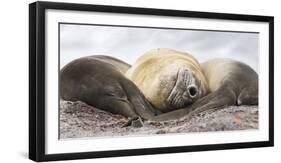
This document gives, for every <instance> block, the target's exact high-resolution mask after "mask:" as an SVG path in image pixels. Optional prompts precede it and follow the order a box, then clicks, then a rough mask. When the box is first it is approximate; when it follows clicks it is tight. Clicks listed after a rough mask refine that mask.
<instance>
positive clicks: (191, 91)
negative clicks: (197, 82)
mask: <svg viewBox="0 0 281 163" xmlns="http://www.w3.org/2000/svg"><path fill="white" fill-rule="evenodd" d="M187 92H188V94H189V96H190V97H191V98H195V97H196V96H197V95H198V88H197V87H196V86H194V85H191V86H189V87H188V88H187Z"/></svg>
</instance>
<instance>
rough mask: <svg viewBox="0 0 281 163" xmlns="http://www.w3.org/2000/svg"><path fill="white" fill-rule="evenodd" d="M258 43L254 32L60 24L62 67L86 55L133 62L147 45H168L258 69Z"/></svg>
mask: <svg viewBox="0 0 281 163" xmlns="http://www.w3.org/2000/svg"><path fill="white" fill-rule="evenodd" d="M258 44H259V39H258V34H257V33H237V32H217V31H198V30H176V29H155V28H137V27H116V26H114V27H113V26H97V25H73V24H61V26H60V50H61V51H60V57H61V58H60V62H61V63H60V64H61V68H62V67H63V66H64V65H65V64H67V63H69V62H70V61H72V60H74V59H76V58H79V57H82V56H88V55H110V56H113V57H116V58H119V59H121V60H123V61H125V62H127V63H130V64H133V63H134V62H135V61H136V59H137V58H138V57H139V56H141V55H142V54H144V53H145V52H147V51H149V50H151V49H155V48H171V49H175V50H179V51H184V52H188V53H190V54H192V55H193V56H195V57H196V58H197V59H198V60H199V62H203V61H205V60H207V59H210V58H215V57H227V58H233V59H236V60H240V61H243V62H244V63H247V64H248V65H250V66H251V67H252V68H254V69H255V70H256V71H257V72H258V59H259V57H258V56H259V48H258V47H259V46H258Z"/></svg>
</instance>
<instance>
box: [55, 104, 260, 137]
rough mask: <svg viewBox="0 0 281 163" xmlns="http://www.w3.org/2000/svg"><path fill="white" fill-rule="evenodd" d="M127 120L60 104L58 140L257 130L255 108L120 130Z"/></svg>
mask: <svg viewBox="0 0 281 163" xmlns="http://www.w3.org/2000/svg"><path fill="white" fill-rule="evenodd" d="M127 121H128V119H127V118H125V117H123V116H121V115H114V114H111V113H108V112H104V111H101V110H99V109H97V108H94V107H91V106H89V105H87V104H85V103H83V102H79V101H77V102H70V101H63V100H61V102H60V120H59V125H60V139H69V138H87V137H105V136H110V137H112V136H123V135H136V136H141V135H151V134H166V133H188V132H212V131H230V130H248V129H258V106H229V107H225V108H222V109H219V110H216V111H206V112H204V113H199V114H197V115H194V116H192V117H191V119H190V118H187V117H186V118H185V117H184V118H182V119H180V120H173V121H165V122H152V121H145V122H144V126H143V127H139V128H138V127H132V126H127V127H122V126H123V125H124V124H126V122H127Z"/></svg>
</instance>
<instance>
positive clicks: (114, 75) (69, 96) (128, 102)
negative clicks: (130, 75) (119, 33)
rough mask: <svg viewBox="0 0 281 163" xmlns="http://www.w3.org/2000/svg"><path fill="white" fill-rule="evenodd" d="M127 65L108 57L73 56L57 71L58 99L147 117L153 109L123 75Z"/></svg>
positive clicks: (153, 113) (151, 113)
mask: <svg viewBox="0 0 281 163" xmlns="http://www.w3.org/2000/svg"><path fill="white" fill-rule="evenodd" d="M129 67H130V65H129V64H127V63H125V62H123V61H121V60H118V59H115V58H112V57H108V56H88V57H82V58H79V59H76V60H74V61H72V62H70V63H69V64H67V65H66V66H65V67H63V68H62V70H61V72H60V92H61V98H62V99H64V100H69V101H78V100H79V101H83V102H85V103H87V104H88V105H91V106H94V107H96V108H98V109H101V110H104V111H107V112H111V113H114V114H120V115H123V116H126V117H132V118H138V117H139V116H140V117H142V118H144V119H151V118H152V117H154V116H155V114H156V113H155V110H154V108H153V107H152V106H151V104H150V103H149V102H148V101H147V100H146V98H145V97H144V95H143V94H142V93H141V92H140V90H139V89H138V88H137V87H136V85H135V84H134V83H133V82H131V81H130V80H128V79H127V78H126V77H125V76H124V75H123V74H124V72H126V70H127V69H128V68H129Z"/></svg>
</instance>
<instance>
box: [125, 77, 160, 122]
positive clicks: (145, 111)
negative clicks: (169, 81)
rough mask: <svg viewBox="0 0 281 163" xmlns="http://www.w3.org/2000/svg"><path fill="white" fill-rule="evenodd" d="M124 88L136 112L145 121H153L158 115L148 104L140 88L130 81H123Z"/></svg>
mask: <svg viewBox="0 0 281 163" xmlns="http://www.w3.org/2000/svg"><path fill="white" fill-rule="evenodd" d="M122 87H123V89H124V90H125V91H126V93H127V97H128V99H129V101H130V102H131V104H132V105H133V107H134V110H135V112H136V113H137V114H138V115H139V116H140V117H142V118H144V119H151V118H152V117H154V116H155V115H156V114H157V111H156V109H154V107H153V106H152V105H151V104H150V103H149V102H148V100H147V99H146V98H145V97H144V95H143V94H142V92H141V91H140V90H139V89H138V87H137V86H136V85H135V84H134V83H133V82H132V81H130V80H128V79H127V80H122Z"/></svg>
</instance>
